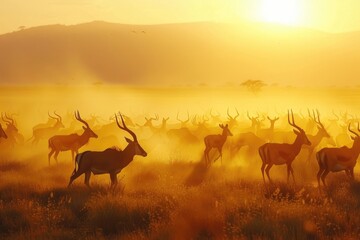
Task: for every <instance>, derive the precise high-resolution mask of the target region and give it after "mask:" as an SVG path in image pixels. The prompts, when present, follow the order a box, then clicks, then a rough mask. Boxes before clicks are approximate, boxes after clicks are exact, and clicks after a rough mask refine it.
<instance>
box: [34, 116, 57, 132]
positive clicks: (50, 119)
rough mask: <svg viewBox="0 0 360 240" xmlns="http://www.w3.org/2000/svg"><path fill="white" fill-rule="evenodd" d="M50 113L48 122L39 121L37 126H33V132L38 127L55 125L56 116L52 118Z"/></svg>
mask: <svg viewBox="0 0 360 240" xmlns="http://www.w3.org/2000/svg"><path fill="white" fill-rule="evenodd" d="M48 115H49V118H48V121H47V122H46V123H39V124H37V125H35V126H34V127H33V132H34V131H35V130H36V129H40V128H49V127H51V126H53V125H54V124H55V122H56V118H52V117H51V116H50V114H49V113H48Z"/></svg>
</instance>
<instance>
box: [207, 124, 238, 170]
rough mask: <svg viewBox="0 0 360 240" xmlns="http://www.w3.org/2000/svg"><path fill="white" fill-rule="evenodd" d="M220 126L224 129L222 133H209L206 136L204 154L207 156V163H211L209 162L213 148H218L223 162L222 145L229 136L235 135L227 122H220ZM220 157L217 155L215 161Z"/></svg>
mask: <svg viewBox="0 0 360 240" xmlns="http://www.w3.org/2000/svg"><path fill="white" fill-rule="evenodd" d="M219 127H220V128H221V129H222V130H223V131H222V134H221V135H220V134H218V135H208V136H206V137H205V138H204V143H205V150H204V156H205V164H206V165H209V163H210V158H209V152H210V150H211V149H212V148H217V149H218V151H219V157H220V158H221V162H222V147H223V145H224V143H225V142H226V139H227V137H228V136H232V135H233V134H232V133H231V132H230V130H229V128H228V124H226V125H225V126H224V125H223V124H219ZM219 157H217V158H216V159H215V160H214V162H215V161H216V160H217V159H218V158H219Z"/></svg>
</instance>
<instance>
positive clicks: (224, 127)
mask: <svg viewBox="0 0 360 240" xmlns="http://www.w3.org/2000/svg"><path fill="white" fill-rule="evenodd" d="M219 127H220V128H221V129H222V130H223V132H222V135H223V136H233V134H232V133H231V132H230V130H229V125H228V124H226V125H223V124H219Z"/></svg>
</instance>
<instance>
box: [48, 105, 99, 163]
mask: <svg viewBox="0 0 360 240" xmlns="http://www.w3.org/2000/svg"><path fill="white" fill-rule="evenodd" d="M75 118H76V120H78V121H79V122H81V123H83V124H84V125H85V126H83V129H84V132H83V133H82V134H81V135H79V134H76V133H73V134H70V135H55V136H53V137H51V138H50V139H49V148H50V153H49V155H48V160H49V165H50V158H51V156H52V155H53V154H54V153H55V155H54V158H55V161H56V162H57V156H58V155H59V153H60V152H65V151H71V157H72V160H74V153H76V154H77V153H78V151H79V149H80V148H81V147H82V146H84V145H85V144H87V143H88V142H89V140H90V138H97V137H98V136H97V135H96V133H94V132H93V130H91V128H90V126H89V124H88V123H87V122H86V121H84V120H83V119H82V118H81V116H80V113H79V111H76V112H75Z"/></svg>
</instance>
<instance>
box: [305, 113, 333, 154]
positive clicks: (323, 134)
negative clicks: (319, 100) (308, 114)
mask: <svg viewBox="0 0 360 240" xmlns="http://www.w3.org/2000/svg"><path fill="white" fill-rule="evenodd" d="M316 113H317V117H316V116H315V111H313V115H314V118H313V119H314V121H315V123H316V124H317V129H318V131H317V133H316V135H308V138H309V140H310V142H311V145H310V146H306V147H305V148H307V149H309V156H308V159H307V160H308V161H310V159H311V156H312V154H313V152H314V150H315V148H316V147H317V146H318V145H319V144H320V142H321V140H322V139H323V138H330V134H329V133H328V131H327V130H326V128H325V127H324V125H323V124H322V123H321V121H320V113H319V111H318V110H316Z"/></svg>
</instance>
